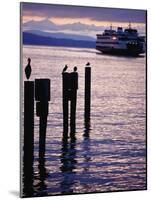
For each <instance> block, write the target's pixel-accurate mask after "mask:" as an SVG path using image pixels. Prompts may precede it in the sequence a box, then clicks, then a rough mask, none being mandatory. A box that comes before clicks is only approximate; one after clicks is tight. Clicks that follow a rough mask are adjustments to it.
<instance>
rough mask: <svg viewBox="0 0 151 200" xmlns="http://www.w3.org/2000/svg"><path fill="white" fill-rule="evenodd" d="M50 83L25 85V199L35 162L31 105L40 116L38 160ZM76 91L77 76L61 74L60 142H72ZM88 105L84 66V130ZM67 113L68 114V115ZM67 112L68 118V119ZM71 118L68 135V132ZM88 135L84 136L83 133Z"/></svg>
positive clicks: (40, 81)
mask: <svg viewBox="0 0 151 200" xmlns="http://www.w3.org/2000/svg"><path fill="white" fill-rule="evenodd" d="M30 62H31V59H28V65H27V66H26V69H25V73H26V77H27V79H29V77H30V74H31V66H30ZM50 82H51V81H50V80H49V79H35V81H29V80H27V81H25V82H24V147H23V148H24V157H23V174H24V179H23V182H24V191H23V192H24V194H25V196H26V197H27V196H28V197H30V196H32V195H33V161H34V160H33V159H34V102H35V101H36V115H37V116H38V117H39V121H40V123H39V160H43V159H44V156H45V144H46V128H47V116H48V113H49V110H48V108H49V101H50V88H51V87H50ZM77 90H78V73H77V68H74V71H73V72H72V73H68V72H66V71H63V73H62V100H63V102H62V103H63V139H64V140H67V139H68V137H70V138H71V140H73V139H74V138H75V132H76V104H77ZM90 105H91V67H89V66H87V67H85V106H84V121H85V127H86V130H88V127H89V126H90V107H91V106H90ZM69 110H70V112H69ZM69 113H70V117H69ZM69 119H70V136H69V135H68V132H69ZM85 134H87V133H85Z"/></svg>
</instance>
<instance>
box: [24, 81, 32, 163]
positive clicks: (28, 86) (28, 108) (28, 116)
mask: <svg viewBox="0 0 151 200" xmlns="http://www.w3.org/2000/svg"><path fill="white" fill-rule="evenodd" d="M33 143H34V82H33V81H25V82H24V165H25V166H26V165H28V163H32V161H33Z"/></svg>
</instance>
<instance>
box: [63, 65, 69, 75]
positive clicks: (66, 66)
mask: <svg viewBox="0 0 151 200" xmlns="http://www.w3.org/2000/svg"><path fill="white" fill-rule="evenodd" d="M67 68H68V65H65V67H64V68H63V70H62V73H64V72H65V71H66V70H67Z"/></svg>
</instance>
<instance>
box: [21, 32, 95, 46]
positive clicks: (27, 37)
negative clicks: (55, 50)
mask: <svg viewBox="0 0 151 200" xmlns="http://www.w3.org/2000/svg"><path fill="white" fill-rule="evenodd" d="M23 45H35V46H53V47H73V48H91V49H92V48H93V49H95V41H86V40H75V39H64V38H52V37H45V36H40V35H36V34H32V33H27V32H23Z"/></svg>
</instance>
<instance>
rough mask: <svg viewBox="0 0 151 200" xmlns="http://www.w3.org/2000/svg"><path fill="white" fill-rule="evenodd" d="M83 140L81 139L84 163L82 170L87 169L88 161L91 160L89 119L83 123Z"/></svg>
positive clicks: (85, 170)
mask: <svg viewBox="0 0 151 200" xmlns="http://www.w3.org/2000/svg"><path fill="white" fill-rule="evenodd" d="M84 126H85V129H84V134H83V137H84V140H83V152H84V163H85V164H86V165H85V167H84V168H83V170H84V172H87V171H88V170H89V162H90V161H91V156H90V155H91V154H90V130H91V123H90V120H85V123H84Z"/></svg>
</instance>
